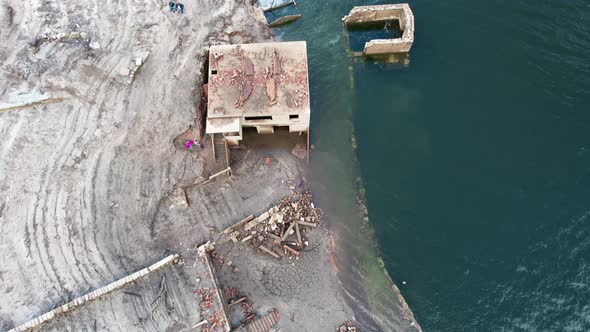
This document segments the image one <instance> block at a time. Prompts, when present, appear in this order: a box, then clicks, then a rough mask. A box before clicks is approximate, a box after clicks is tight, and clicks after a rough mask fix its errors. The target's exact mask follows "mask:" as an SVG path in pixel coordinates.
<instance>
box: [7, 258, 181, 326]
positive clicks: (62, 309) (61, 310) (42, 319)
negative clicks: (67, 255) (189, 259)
mask: <svg viewBox="0 0 590 332" xmlns="http://www.w3.org/2000/svg"><path fill="white" fill-rule="evenodd" d="M177 258H178V254H175V255H170V256H168V257H166V258H164V259H162V260H161V261H159V262H157V263H155V264H152V265H150V266H148V267H146V268H144V269H141V270H139V271H137V272H135V273H132V274H130V275H128V276H126V277H124V278H121V279H119V280H117V281H115V282H112V283H110V284H108V285H106V286H104V287H101V288H99V289H96V290H94V291H92V292H90V293H87V294H86V295H83V296H80V297H77V298H75V299H74V300H72V301H70V302H68V303H66V304H64V305H62V306H59V307H57V308H55V309H53V310H51V311H49V312H47V313H45V314H43V315H41V316H39V317H36V318H34V319H31V320H30V321H28V322H26V323H24V324H21V325H19V326H17V327H15V328H13V329H11V330H10V331H9V332H21V331H27V330H30V329H33V328H36V327H38V326H39V325H41V324H44V323H46V322H48V321H49V320H51V319H52V318H55V317H57V316H59V315H61V314H65V313H66V312H68V311H71V310H73V309H75V308H76V307H79V306H81V305H84V304H86V303H88V302H90V301H93V300H96V299H98V298H99V297H101V296H103V295H106V294H108V293H110V292H112V291H114V290H116V289H119V288H121V287H123V286H125V285H127V284H129V283H131V282H133V281H135V280H137V279H139V278H141V277H143V276H145V275H147V274H148V273H150V272H153V271H156V270H158V269H160V268H162V267H164V266H166V265H168V264H170V263H172V262H174V260H176V259H177Z"/></svg>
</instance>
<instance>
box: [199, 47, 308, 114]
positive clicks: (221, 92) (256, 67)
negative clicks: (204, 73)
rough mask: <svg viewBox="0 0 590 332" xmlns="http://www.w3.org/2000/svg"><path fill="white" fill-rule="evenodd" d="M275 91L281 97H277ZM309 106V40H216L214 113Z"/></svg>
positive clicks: (213, 54) (211, 84)
mask: <svg viewBox="0 0 590 332" xmlns="http://www.w3.org/2000/svg"><path fill="white" fill-rule="evenodd" d="M221 54H222V55H221ZM273 78H274V82H275V85H274V89H273V84H272V81H273ZM242 90H243V92H242ZM273 90H274V91H273ZM250 91H251V93H250V94H249V95H248V92H250ZM273 92H274V95H275V96H276V98H275V100H274V101H271V97H270V96H271V95H273ZM240 99H244V100H243V101H242V100H240ZM240 104H241V105H240ZM309 111H310V108H309V82H308V72H307V44H306V43H305V42H304V41H299V42H284V43H259V44H241V45H216V46H211V48H210V49H209V95H208V109H207V116H208V117H209V118H219V117H241V116H267V115H277V114H300V113H304V112H309Z"/></svg>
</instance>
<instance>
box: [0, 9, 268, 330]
mask: <svg viewBox="0 0 590 332" xmlns="http://www.w3.org/2000/svg"><path fill="white" fill-rule="evenodd" d="M185 8H186V14H185V15H179V14H172V13H170V12H169V11H168V8H167V7H166V6H165V4H164V3H162V2H160V1H155V0H148V1H132V0H128V1H125V0H119V1H117V0H115V1H108V2H100V1H99V2H96V1H88V0H77V1H71V0H66V1H57V0H25V1H15V0H0V60H1V61H0V62H1V63H2V65H1V68H0V105H8V104H11V103H12V104H14V103H15V102H16V103H17V104H18V103H23V104H27V103H30V102H35V101H38V100H41V99H44V98H63V100H61V101H58V102H55V103H47V104H39V105H36V106H33V107H23V108H18V109H14V110H10V111H6V112H0V137H1V138H2V139H1V140H0V252H1V253H2V255H0V294H2V299H3V300H2V301H0V330H5V329H8V328H11V327H13V326H14V325H17V324H19V323H22V322H24V321H26V320H27V319H29V318H32V317H33V316H36V315H38V314H40V313H43V312H45V311H47V310H49V309H51V308H53V307H54V306H56V305H58V304H61V303H65V302H66V301H68V300H69V299H72V298H73V297H75V296H77V295H80V294H84V293H86V292H87V291H89V290H91V289H95V288H98V287H100V286H102V285H105V284H107V283H109V282H110V281H112V280H116V279H118V278H120V277H122V276H124V275H126V274H128V273H129V272H132V271H134V270H137V269H138V268H141V267H143V266H146V265H149V264H150V263H152V262H154V261H156V260H158V259H160V258H162V257H164V255H165V253H166V249H167V248H169V247H171V246H174V245H178V243H179V241H178V238H175V237H174V235H173V234H174V232H178V231H179V229H177V228H174V227H170V228H169V229H168V230H164V229H159V230H157V231H156V232H154V227H156V228H158V227H160V228H161V227H162V224H161V223H159V221H162V220H159V219H158V218H164V217H161V215H162V214H161V213H160V212H159V210H160V209H161V208H162V207H163V206H165V205H164V203H162V202H163V197H165V196H166V195H167V194H168V193H170V192H171V191H172V190H173V188H174V185H175V184H176V183H180V182H186V181H189V180H190V179H192V178H194V177H196V176H197V175H198V174H200V172H201V170H202V163H201V162H200V160H198V159H195V157H194V155H192V154H190V153H185V152H183V151H178V150H176V149H175V148H174V146H173V145H172V140H173V138H174V137H175V136H176V135H178V134H179V133H181V132H183V131H184V130H186V129H187V127H188V126H189V125H190V124H193V123H194V119H195V108H196V103H197V101H198V99H199V98H198V93H197V92H198V91H200V90H201V87H200V86H199V84H198V83H197V82H200V81H202V77H201V73H200V68H201V66H202V61H201V55H202V54H203V51H204V49H205V48H206V47H207V46H208V45H209V44H211V43H222V42H229V41H230V40H229V37H228V35H227V34H226V32H231V31H233V30H239V31H240V32H241V33H240V34H238V35H235V36H233V37H232V38H233V40H231V42H252V41H261V40H267V39H268V38H269V34H268V30H267V29H266V27H265V26H264V25H263V24H261V23H260V22H258V21H256V19H255V18H256V15H259V14H260V13H259V12H257V11H255V10H254V9H253V8H252V7H251V6H250V5H249V2H248V3H247V4H245V3H243V2H241V1H223V2H220V1H215V0H203V1H198V2H197V1H186V2H185ZM86 35H87V38H85V37H86ZM142 50H148V51H150V52H151V55H150V57H149V60H148V61H147V63H146V64H145V65H144V66H143V68H142V69H141V72H140V74H139V75H138V76H137V78H136V80H135V81H134V82H133V84H131V85H128V84H126V83H125V80H124V79H122V77H121V76H120V75H119V70H120V68H121V67H123V66H126V65H127V64H128V62H129V61H130V58H131V56H133V54H134V52H137V51H142ZM203 194H204V195H213V194H212V193H206V192H205V193H203ZM270 196H273V195H269V197H270ZM212 197H213V198H211V199H213V200H214V199H216V198H220V197H219V196H214V195H213V196H212ZM220 199H221V198H220ZM201 204H202V206H200V205H199V203H196V204H195V211H197V209H202V210H203V211H207V213H208V214H207V217H209V218H219V219H220V220H221V222H225V220H224V219H223V218H226V219H231V218H230V217H229V216H231V214H232V208H231V204H230V203H228V202H225V203H224V202H223V201H221V202H220V205H219V206H224V205H226V207H225V208H223V209H221V208H215V209H213V210H211V207H210V205H206V204H205V203H201ZM215 204H217V202H215ZM215 206H217V205H215ZM187 218H188V217H187ZM158 220H159V221H158ZM166 222H169V223H173V221H172V220H164V224H165V223H166ZM193 222H196V223H203V224H205V223H206V222H205V221H204V220H197V221H195V220H193ZM156 224H157V225H158V226H155V225H156ZM180 225H182V223H181V224H180ZM203 227H204V226H203ZM158 232H161V233H159V234H158ZM186 237H188V236H186ZM197 240H198V239H196V238H195V237H193V241H197ZM185 243H186V242H185ZM162 273H169V274H170V275H171V276H170V277H169V278H167V280H168V281H169V284H170V285H172V284H174V287H170V288H171V289H172V290H171V291H170V292H171V294H173V296H172V297H171V298H172V302H173V303H174V304H175V305H174V306H175V307H176V308H178V309H177V310H175V311H166V310H164V311H162V312H161V313H160V314H159V316H156V318H150V319H147V320H145V312H143V311H142V310H145V309H142V308H143V307H142V306H140V305H139V304H138V303H139V302H136V301H139V300H137V299H134V300H133V301H130V298H134V297H133V296H131V297H130V296H129V295H124V294H118V295H114V296H112V297H110V298H109V299H108V300H107V301H105V302H100V303H98V304H97V307H96V308H94V309H92V310H91V309H87V310H89V311H87V312H86V313H82V314H80V315H81V316H80V319H78V320H75V321H76V323H75V324H74V323H71V322H70V323H71V324H73V325H71V326H74V329H83V330H90V329H93V328H96V327H97V326H99V327H100V326H102V328H99V329H107V330H119V329H125V330H154V331H156V330H165V329H166V328H171V327H173V326H174V324H176V323H177V322H178V321H181V320H185V321H186V320H188V318H189V317H190V316H191V315H192V314H193V313H192V312H190V311H191V308H192V307H191V305H193V304H192V303H193V298H192V293H191V292H183V291H182V289H183V286H187V287H190V285H188V284H187V281H186V280H189V279H190V278H187V276H186V275H185V272H183V270H182V269H177V270H174V269H173V270H171V271H170V272H162ZM154 278H155V279H154V280H153V282H152V283H148V284H146V285H143V286H137V287H139V288H142V289H144V288H145V289H148V290H150V289H152V288H154V289H156V288H157V287H158V285H159V280H158V278H157V277H154ZM155 291H157V289H156V290H155ZM129 303H131V305H129ZM96 313H101V314H102V316H101V317H98V318H97V317H93V315H94V314H96ZM85 315H86V316H85ZM179 317H182V319H180V318H179ZM101 322H103V323H101ZM106 322H109V324H112V325H105V324H106ZM138 322H140V323H138ZM68 326H70V325H68ZM57 328H58V329H59V326H58V327H57ZM62 328H63V326H62ZM173 329H174V328H173ZM174 330H176V329H174Z"/></svg>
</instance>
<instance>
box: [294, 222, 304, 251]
mask: <svg viewBox="0 0 590 332" xmlns="http://www.w3.org/2000/svg"><path fill="white" fill-rule="evenodd" d="M295 233H297V244H299V248H303V242H302V241H301V232H300V231H299V224H298V223H295Z"/></svg>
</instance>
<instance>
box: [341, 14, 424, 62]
mask: <svg viewBox="0 0 590 332" xmlns="http://www.w3.org/2000/svg"><path fill="white" fill-rule="evenodd" d="M392 20H398V21H399V25H400V29H401V30H402V31H403V33H402V37H401V38H392V39H373V40H370V41H368V42H366V43H365V48H364V50H363V53H364V54H365V55H381V54H392V53H408V52H409V51H410V49H411V48H412V44H413V43H414V14H413V13H412V10H411V9H410V6H409V5H408V4H407V3H400V4H388V5H376V6H357V7H354V8H352V10H351V11H350V13H349V14H348V15H346V16H344V18H342V21H343V22H344V24H346V25H347V26H352V25H362V24H367V23H375V22H386V21H392Z"/></svg>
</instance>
